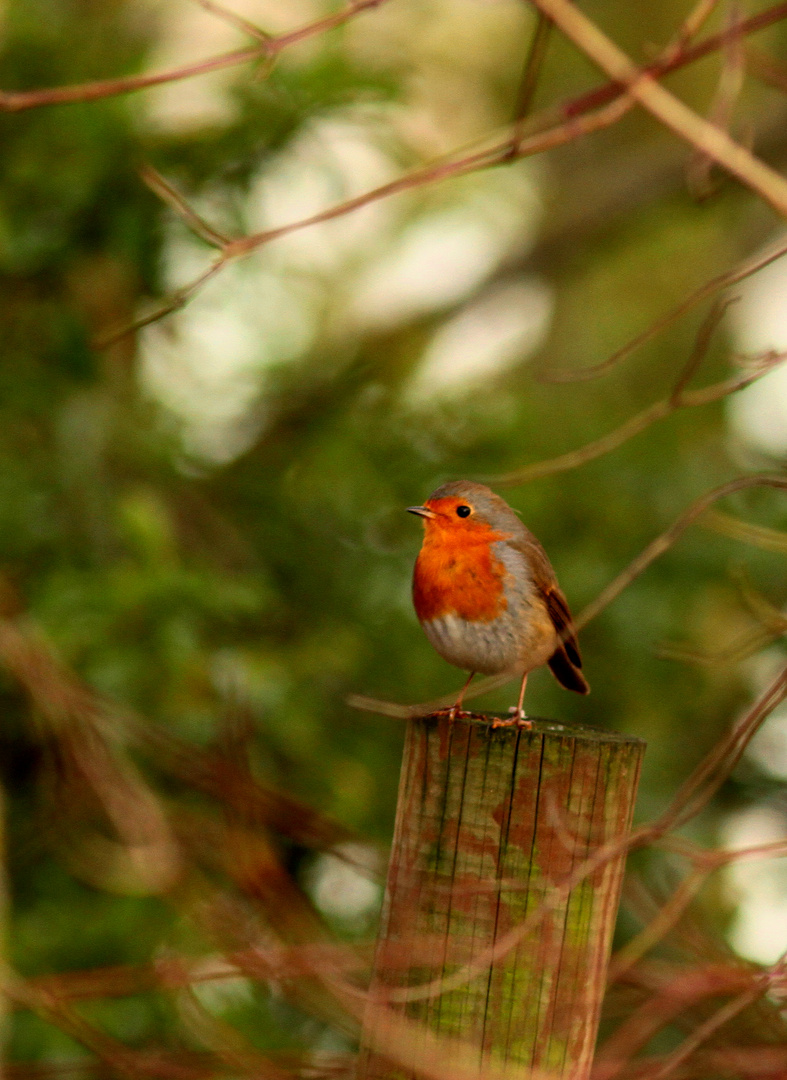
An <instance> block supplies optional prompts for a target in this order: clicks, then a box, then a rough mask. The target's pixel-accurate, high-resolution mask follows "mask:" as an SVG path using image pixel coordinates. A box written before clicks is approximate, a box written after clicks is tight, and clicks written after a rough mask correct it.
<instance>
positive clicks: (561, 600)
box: [544, 585, 582, 667]
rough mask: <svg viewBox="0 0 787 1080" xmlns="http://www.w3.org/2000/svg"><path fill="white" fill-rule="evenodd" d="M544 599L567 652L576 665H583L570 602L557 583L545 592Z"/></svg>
mask: <svg viewBox="0 0 787 1080" xmlns="http://www.w3.org/2000/svg"><path fill="white" fill-rule="evenodd" d="M544 600H545V601H546V605H547V611H548V612H549V617H550V619H551V620H552V622H553V623H554V624H555V629H556V630H557V632H558V634H560V640H561V642H562V643H563V648H564V649H565V650H566V654H567V656H568V658H569V660H570V661H571V663H572V664H574V665H576V667H582V657H581V656H580V654H579V645H578V643H577V636H576V632H575V631H574V622H573V620H572V618H571V612H570V611H569V609H568V602H567V600H566V598H565V596H564V595H563V593H562V592H561V591H560V589H559V588H558V586H557V585H554V586H553V587H552V588H551V589H549V590H548V591H547V592H546V593H544Z"/></svg>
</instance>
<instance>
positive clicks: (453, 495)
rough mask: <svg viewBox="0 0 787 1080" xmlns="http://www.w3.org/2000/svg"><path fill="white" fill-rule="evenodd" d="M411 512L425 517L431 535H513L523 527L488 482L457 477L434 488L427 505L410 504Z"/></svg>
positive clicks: (468, 536) (427, 529)
mask: <svg viewBox="0 0 787 1080" xmlns="http://www.w3.org/2000/svg"><path fill="white" fill-rule="evenodd" d="M407 510H408V512H409V513H411V514H417V515H418V516H419V517H420V518H423V522H424V528H425V529H426V533H427V536H429V535H430V534H442V535H445V536H450V535H454V536H456V537H459V536H465V537H467V538H468V539H469V538H470V537H471V536H472V535H474V534H475V535H478V536H480V535H482V534H487V535H488V533H489V530H490V529H491V530H493V531H495V532H503V533H505V534H510V533H512V532H515V531H516V529H521V527H522V526H521V522H520V521H519V519H518V518H517V517H516V515H515V514H514V511H513V510H512V509H511V507H510V506H508V504H507V503H506V502H504V501H503V499H501V498H500V496H499V495H495V493H494V492H493V491H492V490H491V489H490V488H488V487H486V485H485V484H475V483H472V482H471V481H470V480H454V481H452V482H451V483H449V484H443V485H442V487H439V488H437V490H436V491H433V492H432V494H431V495H430V496H429V498H428V499H427V500H426V502H425V503H424V504H423V506H408V507H407Z"/></svg>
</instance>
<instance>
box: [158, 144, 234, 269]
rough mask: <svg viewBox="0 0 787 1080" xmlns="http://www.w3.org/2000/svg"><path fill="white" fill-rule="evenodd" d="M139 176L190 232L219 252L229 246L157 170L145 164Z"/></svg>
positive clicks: (226, 240) (222, 236)
mask: <svg viewBox="0 0 787 1080" xmlns="http://www.w3.org/2000/svg"><path fill="white" fill-rule="evenodd" d="M140 175H141V177H142V179H143V180H144V182H145V183H146V184H147V186H148V187H149V188H150V190H151V191H152V192H154V194H156V195H158V197H159V198H160V199H162V200H163V201H164V202H165V203H166V204H167V206H170V207H171V208H172V209H173V210H174V211H175V213H176V214H177V215H178V216H179V217H181V218H182V219H183V221H184V222H185V223H186V225H188V227H189V228H190V229H191V231H192V232H193V233H195V234H196V235H197V236H199V237H200V239H202V240H204V241H205V243H206V244H210V245H211V246H212V247H216V248H219V249H220V250H221V249H223V248H225V247H226V246H227V244H229V242H230V241H229V238H228V237H226V236H224V235H222V233H220V232H218V231H217V230H216V229H214V228H213V226H212V225H209V224H208V223H207V222H206V221H205V219H204V218H202V217H200V215H199V214H197V213H195V211H194V209H193V208H192V207H191V206H190V205H189V203H187V202H186V200H185V199H184V198H183V196H182V195H181V194H180V192H179V191H177V190H176V189H175V188H174V187H173V186H172V184H170V183H169V181H168V180H165V179H164V177H163V176H162V175H161V173H160V172H159V171H158V169H154V168H153V166H152V165H147V164H146V165H143V166H142V167H141V169H140Z"/></svg>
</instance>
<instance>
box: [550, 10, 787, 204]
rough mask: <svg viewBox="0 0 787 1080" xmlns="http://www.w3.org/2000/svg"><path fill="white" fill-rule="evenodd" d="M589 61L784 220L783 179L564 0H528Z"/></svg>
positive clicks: (785, 194)
mask: <svg viewBox="0 0 787 1080" xmlns="http://www.w3.org/2000/svg"><path fill="white" fill-rule="evenodd" d="M532 2H533V3H534V4H535V5H536V6H537V7H538V8H539V10H540V11H543V12H544V14H545V15H547V16H549V17H550V18H551V19H552V20H553V21H554V23H555V25H556V26H557V27H559V28H560V29H561V30H562V31H563V33H564V34H565V35H566V37H568V38H570V39H571V40H572V41H573V42H574V44H575V45H577V47H578V48H580V49H581V50H582V51H583V52H584V53H585V54H586V55H587V56H588V57H589V58H590V59H591V60H593V61H594V62H595V63H596V64H598V66H599V67H600V68H601V69H602V70H603V71H605V72H606V74H607V75H609V76H610V77H611V78H612V79H614V80H615V81H616V82H619V83H621V84H622V85H623V86H625V87H626V88H627V90H628V92H629V93H630V94H631V95H632V97H634V98H636V99H637V101H638V102H639V103H640V105H642V106H643V107H644V108H645V109H647V110H648V112H650V113H652V114H653V116H655V117H656V118H657V119H658V120H660V121H661V122H662V123H663V124H664V125H665V126H666V127H668V128H670V129H671V130H672V131H674V132H675V133H676V134H677V135H679V136H680V137H681V138H682V139H685V141H686V142H688V143H689V144H690V145H691V146H694V147H695V148H696V149H697V150H699V151H702V152H703V153H705V154H707V155H708V157H709V158H711V159H712V160H713V161H715V162H716V163H717V164H718V165H721V166H722V167H723V168H725V169H727V170H728V171H729V172H731V173H732V174H733V176H737V177H738V179H739V180H741V181H742V182H743V183H744V184H746V185H747V186H748V187H749V188H751V190H752V191H755V192H757V194H758V195H760V197H761V198H763V199H764V200H765V201H766V202H767V203H769V204H770V206H772V207H773V209H774V210H776V212H777V213H778V214H780V215H781V216H782V217H787V180H785V179H784V178H783V177H782V176H780V175H779V173H777V172H776V171H775V170H774V169H771V168H770V166H768V165H766V164H765V163H764V162H762V161H760V160H759V158H756V157H755V156H754V155H753V154H751V153H750V152H749V151H748V150H747V149H746V148H745V147H743V146H741V145H740V144H739V143H736V142H735V141H734V140H733V139H731V138H730V136H729V135H727V133H726V132H724V131H722V130H721V129H720V128H717V127H715V126H714V125H713V124H711V123H709V122H708V121H707V120H704V119H703V118H702V117H701V116H699V115H698V114H697V113H695V112H694V111H693V110H692V109H690V108H689V107H688V106H687V105H685V104H684V103H683V102H682V101H680V100H679V99H678V98H676V97H675V95H674V94H671V93H670V92H669V90H666V89H665V88H664V87H663V86H662V85H661V83H659V82H656V81H655V79H654V78H653V77H652V76H651V75H649V74H648V73H647V72H643V71H642V70H641V69H640V68H638V67H637V66H636V64H634V63H633V62H632V61H631V60H630V59H629V58H628V56H626V54H625V53H624V52H623V51H622V50H621V49H619V48H618V46H617V45H615V44H614V43H613V42H612V41H611V40H610V39H609V38H608V37H607V36H606V35H605V34H604V33H602V31H601V30H600V29H599V28H598V26H596V24H595V23H593V22H592V21H591V20H590V19H588V18H587V16H585V15H584V14H583V13H582V12H581V11H580V10H579V9H578V8H577V7H575V6H574V5H573V4H572V3H570V2H569V0H532Z"/></svg>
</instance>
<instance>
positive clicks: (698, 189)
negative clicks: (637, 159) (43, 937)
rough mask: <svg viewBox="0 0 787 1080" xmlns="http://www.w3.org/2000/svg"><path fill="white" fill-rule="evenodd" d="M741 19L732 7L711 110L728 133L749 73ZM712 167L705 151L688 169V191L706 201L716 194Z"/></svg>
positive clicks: (736, 9) (716, 124)
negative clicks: (709, 196) (713, 193)
mask: <svg viewBox="0 0 787 1080" xmlns="http://www.w3.org/2000/svg"><path fill="white" fill-rule="evenodd" d="M741 19H742V14H741V11H740V8H739V7H738V5H737V4H733V6H732V8H731V10H730V18H729V26H728V32H727V40H726V41H725V45H724V50H723V63H722V67H721V73H720V75H719V82H718V86H717V87H716V94H715V97H714V100H713V103H712V105H711V109H710V121H711V123H712V124H714V125H715V126H716V127H718V128H721V129H723V130H725V131H726V130H728V129H729V127H730V123H731V120H732V114H733V111H734V109H735V104H736V102H737V101H738V98H739V97H740V94H741V91H742V90H743V81H744V76H745V74H746V50H745V48H744V43H743V38H742V36H741V33H740V23H741ZM712 166H713V161H712V159H711V158H710V157H709V156H708V155H707V154H705V153H702V152H698V153H696V154H694V155H692V157H691V159H690V161H689V164H688V168H687V179H688V184H689V190H690V191H692V192H693V193H694V195H695V196H696V197H697V198H701V199H702V198H706V197H707V196H708V195H710V194H711V193H712V191H713V187H712V181H711V169H712Z"/></svg>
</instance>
